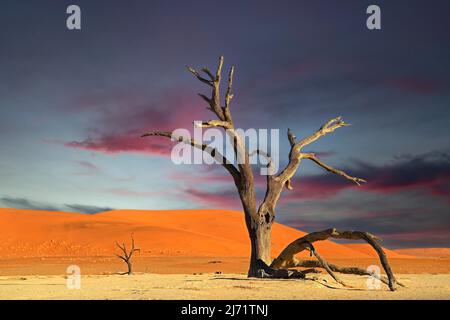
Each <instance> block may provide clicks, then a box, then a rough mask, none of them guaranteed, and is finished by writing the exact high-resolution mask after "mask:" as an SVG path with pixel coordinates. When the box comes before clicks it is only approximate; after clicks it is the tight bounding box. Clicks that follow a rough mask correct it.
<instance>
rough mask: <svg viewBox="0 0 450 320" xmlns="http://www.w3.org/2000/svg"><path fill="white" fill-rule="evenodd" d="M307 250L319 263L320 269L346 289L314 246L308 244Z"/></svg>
mask: <svg viewBox="0 0 450 320" xmlns="http://www.w3.org/2000/svg"><path fill="white" fill-rule="evenodd" d="M308 246H309V250H310V251H311V254H313V255H314V256H315V257H316V258H317V261H319V263H320V265H321V266H322V268H324V269H325V270H326V271H327V272H328V274H329V275H330V276H331V277H332V278H333V279H334V280H335V281H336V282H337V283H339V284H341V285H342V286H344V287H348V286H347V285H346V284H345V283H344V281H342V280H341V279H340V278H339V277H338V276H336V275H335V274H334V273H333V271H332V270H331V268H330V266H329V265H328V262H327V261H326V260H325V259H324V258H323V257H322V256H321V255H320V254H319V253H318V252H317V250H316V249H315V248H314V246H313V245H312V244H311V243H308Z"/></svg>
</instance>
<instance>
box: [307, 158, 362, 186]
mask: <svg viewBox="0 0 450 320" xmlns="http://www.w3.org/2000/svg"><path fill="white" fill-rule="evenodd" d="M301 157H302V158H304V159H309V160H311V161H313V162H315V163H317V164H318V165H319V166H321V167H322V168H324V169H325V170H327V171H329V172H332V173H334V174H337V175H338V176H341V177H344V178H345V179H347V180H350V181H353V182H354V183H356V184H357V185H358V186H360V185H361V183H365V182H367V181H366V180H364V179H361V178H357V177H352V176H350V175H348V174H347V173H345V172H344V171H342V170H339V169H335V168H333V167H330V166H329V165H327V164H325V163H323V162H322V161H320V160H319V158H317V157H316V155H315V154H314V153H301Z"/></svg>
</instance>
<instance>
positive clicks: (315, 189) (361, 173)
mask: <svg viewBox="0 0 450 320" xmlns="http://www.w3.org/2000/svg"><path fill="white" fill-rule="evenodd" d="M345 171H346V172H347V173H349V174H350V175H353V176H357V177H361V178H364V179H366V180H367V181H368V182H367V183H366V184H364V185H362V186H360V187H356V186H355V185H354V184H352V183H350V182H349V181H347V180H345V179H343V178H341V177H338V176H335V175H333V174H330V173H327V172H324V173H323V174H320V175H315V176H306V177H301V176H300V177H296V178H295V179H294V181H293V185H294V187H295V188H294V190H293V191H292V192H289V193H288V194H287V198H288V199H290V200H296V199H317V198H324V197H330V196H333V195H335V194H337V193H339V192H341V191H343V190H346V189H350V188H353V189H357V190H359V191H367V192H376V193H384V194H386V193H393V192H403V191H408V190H424V191H425V192H427V193H429V194H431V195H434V196H440V197H445V198H446V199H447V200H449V201H450V188H449V185H450V155H449V153H446V152H437V151H436V152H430V153H426V154H420V155H405V156H400V157H396V158H395V159H394V160H393V161H392V162H391V163H388V164H384V165H380V166H376V165H372V164H368V163H365V162H358V163H356V165H354V166H351V167H348V168H345Z"/></svg>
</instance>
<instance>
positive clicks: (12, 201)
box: [0, 197, 59, 211]
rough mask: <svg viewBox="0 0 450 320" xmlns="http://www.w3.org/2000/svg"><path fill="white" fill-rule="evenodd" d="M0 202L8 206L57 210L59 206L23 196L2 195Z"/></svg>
mask: <svg viewBox="0 0 450 320" xmlns="http://www.w3.org/2000/svg"><path fill="white" fill-rule="evenodd" d="M0 202H1V203H2V204H3V205H4V206H5V207H8V208H18V209H32V210H46V211H59V208H58V207H56V206H52V205H49V204H45V203H41V202H36V201H32V200H28V199H25V198H12V197H3V198H0Z"/></svg>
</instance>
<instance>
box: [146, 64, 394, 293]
mask: <svg viewBox="0 0 450 320" xmlns="http://www.w3.org/2000/svg"><path fill="white" fill-rule="evenodd" d="M223 62H224V59H223V57H220V58H219V65H218V67H217V70H216V72H215V74H213V73H212V72H211V71H210V70H209V69H208V68H202V69H201V71H202V73H200V72H199V71H197V70H196V69H194V68H191V67H188V70H189V71H190V72H191V73H192V74H193V75H194V76H195V77H196V78H197V79H198V80H200V81H201V82H202V83H204V84H206V85H207V86H208V87H210V88H211V95H210V96H207V95H204V94H199V96H200V97H201V98H202V99H203V100H205V101H206V102H207V104H208V109H209V110H211V111H212V112H213V113H214V114H215V116H216V117H217V119H214V120H209V121H206V122H202V123H200V124H198V123H197V125H199V126H200V127H203V128H211V127H217V128H222V129H224V130H225V132H226V134H227V135H228V137H229V139H230V142H231V144H232V146H233V149H234V153H235V156H236V157H239V158H240V159H243V160H244V161H239V162H238V163H237V164H233V163H231V162H230V161H229V160H228V159H226V158H225V157H224V156H223V155H222V154H221V153H220V152H219V151H218V150H217V148H212V147H209V146H208V145H206V144H202V143H200V142H198V141H195V140H193V139H191V138H190V137H189V138H187V137H183V136H174V135H172V132H171V131H151V132H147V133H145V134H143V135H142V137H148V136H161V137H166V138H171V139H172V140H175V141H179V142H184V143H187V144H189V145H191V146H192V147H194V148H198V149H200V150H202V151H203V152H205V153H207V154H209V155H210V156H211V157H212V158H213V159H215V160H216V161H217V162H218V163H220V164H221V165H222V166H223V167H224V168H225V169H226V170H227V171H228V173H229V174H230V175H231V176H232V177H233V180H234V184H235V185H236V188H237V192H238V194H239V198H240V200H241V203H242V208H243V211H244V215H245V223H246V226H247V230H248V234H249V237H250V243H251V256H250V266H249V270H248V276H249V277H268V278H280V277H282V278H286V277H302V273H301V272H300V273H299V272H294V271H292V270H288V269H285V268H286V267H290V266H296V265H295V263H293V261H294V258H293V256H294V255H295V254H296V253H298V252H300V251H302V250H303V249H304V245H305V244H307V243H310V244H311V243H312V242H314V241H317V240H325V239H326V238H327V237H335V238H336V237H339V238H344V239H360V238H361V239H364V240H366V241H368V242H369V243H370V244H371V245H372V246H373V247H374V248H375V250H376V251H377V252H378V254H379V256H380V258H381V262H382V264H383V266H384V267H385V270H386V272H387V274H388V277H389V287H390V288H391V290H394V289H395V278H394V276H393V275H392V272H391V270H390V267H389V264H388V262H387V259H386V255H385V254H384V252H383V250H382V248H381V247H380V246H379V245H377V244H376V242H375V240H374V239H375V238H374V237H369V236H366V235H368V234H366V233H363V232H339V234H337V233H336V232H325V233H324V232H322V233H319V236H317V234H316V233H313V234H311V235H309V237H308V236H306V237H307V240H305V241H306V242H305V241H304V240H302V239H303V238H305V237H303V238H301V239H298V240H296V241H294V242H293V243H291V244H290V245H289V246H288V247H287V248H286V249H285V250H284V251H283V252H282V253H281V254H280V256H278V258H276V259H275V260H274V261H273V262H272V259H271V255H270V253H271V251H270V242H271V230H272V225H273V223H274V220H275V215H276V210H275V208H276V205H277V202H278V199H279V197H280V195H281V193H282V191H283V190H284V189H288V190H292V189H293V186H292V183H291V179H292V178H293V177H294V175H295V173H296V172H297V170H298V168H299V166H300V164H301V162H302V161H303V160H309V161H312V162H314V163H316V164H317V165H319V166H320V167H322V168H323V169H325V170H327V171H329V172H331V173H334V174H337V175H339V176H341V177H343V178H345V179H347V180H349V181H351V182H353V183H355V184H357V185H360V184H361V183H365V182H366V181H365V180H363V179H360V178H357V177H353V176H350V175H349V174H347V173H345V172H344V171H341V170H338V169H335V168H333V167H331V166H329V165H327V164H325V163H324V162H322V160H320V159H319V158H318V157H317V156H316V155H315V154H314V153H305V152H303V148H304V147H306V146H308V145H310V144H311V143H313V142H315V141H316V140H318V139H319V138H321V137H323V136H325V135H327V134H329V133H332V132H334V131H335V130H337V129H339V128H342V127H345V126H348V125H349V124H347V123H345V122H344V120H343V119H342V118H341V117H337V118H334V119H332V120H330V121H328V122H327V123H325V124H324V125H323V126H322V127H321V128H320V129H318V130H317V131H316V132H314V133H313V134H311V135H309V136H307V137H305V138H304V139H302V140H300V141H297V139H296V137H295V136H294V134H293V133H292V131H291V130H290V129H288V132H287V138H288V140H289V143H290V145H291V150H290V152H289V159H288V160H289V161H288V164H287V165H286V166H285V167H284V168H282V169H281V171H280V172H279V173H275V172H274V169H273V163H272V160H271V158H270V156H269V155H268V154H265V153H263V152H260V151H259V150H255V151H253V152H249V150H248V148H247V147H246V146H245V141H243V139H242V137H241V136H240V135H239V134H238V133H237V132H236V130H235V126H234V122H233V119H232V117H231V111H230V103H231V100H232V98H233V93H232V86H233V74H234V66H232V67H231V68H230V71H229V74H228V83H227V90H226V93H225V97H224V104H222V101H221V94H220V84H221V81H222V67H223ZM255 152H256V153H258V155H260V156H265V157H266V159H267V168H268V170H269V171H271V173H272V174H269V175H267V180H266V185H267V186H266V193H265V196H264V199H263V200H262V202H261V203H260V204H259V206H257V203H256V196H255V187H254V175H253V170H252V167H251V164H250V162H249V157H250V156H251V155H252V154H254V153H255ZM332 230H334V229H332ZM356 235H358V236H356ZM322 238H323V239H322ZM311 247H312V245H311ZM314 252H315V256H316V258H318V259H319V261H320V262H319V264H317V265H315V266H316V267H323V268H325V269H326V270H327V271H328V272H331V273H332V269H333V268H332V267H331V266H329V265H328V264H327V263H326V261H325V260H324V259H323V258H321V257H320V255H318V253H317V251H314ZM327 266H328V267H327ZM334 270H335V271H339V270H341V269H339V268H334ZM308 271H310V270H308ZM346 271H348V272H350V271H352V270H349V269H346ZM353 271H355V272H350V273H356V274H361V272H359V271H360V270H359V271H358V272H356V271H357V270H356V269H355V270H353ZM303 276H304V273H303ZM333 277H334V278H335V279H336V277H335V276H334V275H333Z"/></svg>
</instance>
